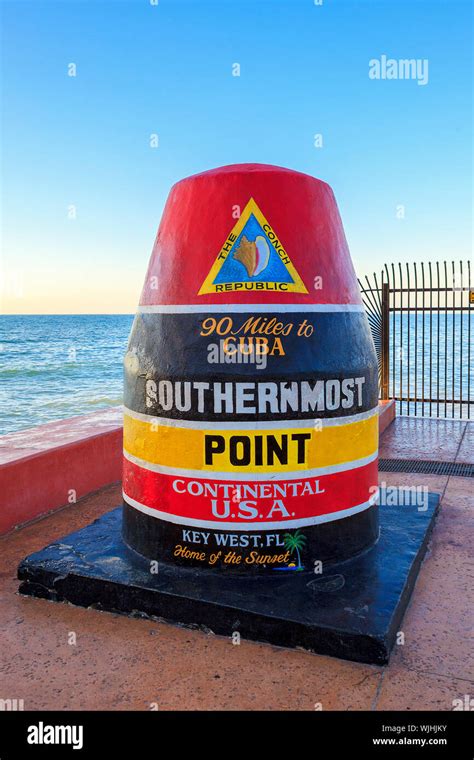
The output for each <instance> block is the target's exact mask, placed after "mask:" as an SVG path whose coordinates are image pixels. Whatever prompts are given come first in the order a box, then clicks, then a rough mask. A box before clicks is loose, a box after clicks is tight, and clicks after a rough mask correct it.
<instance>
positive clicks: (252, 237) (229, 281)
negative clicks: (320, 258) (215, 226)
mask: <svg viewBox="0 0 474 760" xmlns="http://www.w3.org/2000/svg"><path fill="white" fill-rule="evenodd" d="M249 290H257V291H260V292H262V291H277V292H280V293H307V292H308V291H307V289H306V287H305V285H304V283H303V280H302V279H301V277H300V276H299V274H298V272H297V271H296V269H295V267H294V265H293V263H292V261H291V259H290V257H289V256H288V254H287V252H286V251H285V249H284V247H283V244H282V243H281V242H280V240H279V238H278V235H277V234H276V232H275V231H274V229H273V228H272V227H271V225H270V224H269V223H268V222H267V220H266V219H265V217H264V216H263V214H262V212H261V211H260V209H259V207H258V206H257V204H256V203H255V201H254V199H253V198H250V200H249V202H248V203H247V205H246V206H245V208H244V210H243V211H242V214H241V215H240V218H239V219H238V221H237V223H236V224H235V226H234V228H233V229H232V231H231V232H230V233H229V235H228V237H227V239H226V241H225V243H224V245H223V246H222V248H221V250H220V251H219V254H218V256H217V258H216V260H215V262H214V264H213V265H212V267H211V271H210V272H209V274H208V275H207V277H206V279H205V280H204V282H203V284H202V286H201V289H200V291H199V293H198V295H200V296H202V295H204V294H206V293H229V292H239V291H240V292H246V291H249Z"/></svg>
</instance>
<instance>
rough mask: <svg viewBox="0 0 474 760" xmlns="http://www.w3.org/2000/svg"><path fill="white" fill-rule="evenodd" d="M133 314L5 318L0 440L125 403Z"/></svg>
mask: <svg viewBox="0 0 474 760" xmlns="http://www.w3.org/2000/svg"><path fill="white" fill-rule="evenodd" d="M132 322H133V315H132V314H119V315H115V314H114V315H82V314H81V315H64V316H63V315H54V316H49V315H44V316H43V315H41V316H29V315H28V316H9V315H2V316H0V434H4V433H9V432H12V431H16V430H22V429H24V428H28V427H32V426H34V425H41V424H43V423H45V422H52V421H53V420H58V419H63V418H64V417H72V416H73V415H76V414H86V413H87V412H93V411H95V410H96V409H101V408H104V407H107V406H115V405H117V404H121V403H122V386H123V364H122V362H123V357H124V354H125V349H126V345H127V341H128V335H129V332H130V329H131V326H132Z"/></svg>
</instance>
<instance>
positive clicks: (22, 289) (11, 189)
mask: <svg viewBox="0 0 474 760" xmlns="http://www.w3.org/2000/svg"><path fill="white" fill-rule="evenodd" d="M1 7H2V15H3V24H2V26H3V63H2V83H3V138H2V142H3V166H2V180H3V181H2V186H3V199H2V200H3V203H2V205H3V217H4V237H3V270H4V284H5V293H4V310H5V311H7V312H16V313H66V312H72V313H77V312H86V313H87V312H133V311H134V309H135V305H136V303H137V300H138V296H139V293H140V290H141V285H142V282H143V279H144V276H145V271H146V266H147V262H148V258H149V255H150V252H151V248H152V245H153V240H154V237H155V234H156V229H157V226H158V223H159V219H160V215H161V211H162V209H163V205H164V202H165V200H166V196H167V194H168V191H169V189H170V187H171V185H172V184H173V183H174V182H176V181H177V180H179V179H181V178H182V177H184V176H187V175H189V174H193V173H195V172H199V171H203V170H205V169H208V168H212V167H215V166H219V165H223V164H229V163H238V162H247V161H256V162H262V163H272V164H279V165H282V166H288V167H290V168H293V169H297V170H300V171H304V172H307V173H309V174H313V175H314V176H317V177H320V178H321V179H324V180H325V181H327V182H329V184H330V185H331V186H332V188H333V190H334V192H335V194H336V198H337V201H338V204H339V208H340V211H341V215H342V219H343V223H344V227H345V231H346V236H347V238H348V242H349V246H350V249H351V252H352V256H353V260H354V263H355V266H356V269H357V271H358V272H359V273H360V274H365V273H366V272H372V271H374V270H379V269H380V268H381V266H382V264H384V263H385V262H389V263H390V262H392V261H396V262H398V261H412V260H417V261H421V260H424V261H428V260H432V261H436V260H442V259H444V258H448V259H449V260H451V259H452V258H455V259H459V258H464V259H465V258H467V257H468V256H469V255H470V245H471V213H472V211H471V204H472V190H471V170H472V166H471V150H472V148H471V133H472V117H471V107H472V101H471V86H472V84H471V65H472V64H471V48H470V36H471V34H472V27H471V4H470V3H469V2H468V1H467V0H466V2H456V0H451V1H450V2H437V1H435V0H424V1H423V2H421V1H420V0H418V1H416V0H409V1H405V0H371V1H370V2H360V1H358V0H323V4H322V5H315V4H314V0H271V1H270V0H268V1H265V0H249V1H246V0H227V1H225V0H224V1H221V2H207V1H206V0H201V1H199V0H194V2H191V1H190V2H185V0H159V4H158V5H152V4H151V3H150V1H149V0H134V1H133V2H125V1H122V0H108V1H107V2H102V1H100V0H89V1H81V2H76V1H75V0H68V1H67V2H66V0H64V1H63V2H42V0H35V2H23V1H22V0H15V1H14V2H11V1H9V0H6V1H5V0H3V2H2V3H1ZM384 54H385V55H387V56H388V57H390V58H394V59H397V60H398V59H401V58H415V59H428V65H429V69H428V70H429V80H428V84H426V85H424V86H423V85H419V84H418V83H417V81H415V80H390V81H389V80H384V81H382V80H378V81H377V80H372V79H370V78H369V76H368V71H369V61H370V60H371V59H374V58H380V56H382V55H384ZM70 63H75V64H76V67H77V76H76V77H70V76H68V64H70ZM234 63H239V64H240V67H241V69H240V77H235V76H232V65H233V64H234ZM153 133H156V134H158V135H159V147H158V148H155V149H154V148H151V147H150V143H149V141H150V135H151V134H153ZM315 134H322V136H323V147H322V148H316V147H315V146H314V135H315ZM400 205H402V206H404V207H405V218H402V219H400V218H397V206H400ZM70 206H74V207H75V208H76V218H75V219H70V218H68V210H69V207H70ZM70 213H71V211H70V210H69V214H70ZM399 215H400V212H399Z"/></svg>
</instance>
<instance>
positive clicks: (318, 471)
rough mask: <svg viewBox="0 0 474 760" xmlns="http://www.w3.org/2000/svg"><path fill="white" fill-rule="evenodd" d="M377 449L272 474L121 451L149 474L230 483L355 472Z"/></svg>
mask: <svg viewBox="0 0 474 760" xmlns="http://www.w3.org/2000/svg"><path fill="white" fill-rule="evenodd" d="M378 453H379V450H378V447H377V448H376V449H375V451H374V453H373V454H370V455H369V456H368V457H364V458H363V459H353V460H352V461H351V462H341V464H332V465H328V466H327V467H314V468H313V469H312V470H292V471H291V472H281V471H280V470H279V471H277V472H275V473H273V472H258V473H255V472H251V471H250V470H248V471H247V473H246V474H244V473H241V472H214V470H188V469H186V468H184V467H183V468H182V467H168V466H166V465H162V464H152V463H151V462H146V461H145V460H144V459H139V458H138V457H136V456H134V455H133V454H129V452H128V451H125V449H124V450H123V456H124V458H125V459H127V460H128V461H129V462H132V464H136V465H138V466H139V467H142V468H143V469H144V470H149V471H150V472H159V473H161V474H162V475H172V476H173V477H177V478H190V479H193V478H194V479H196V480H230V481H231V482H234V481H235V482H238V481H246V482H248V481H260V480H263V481H266V482H268V481H272V480H308V478H317V477H318V476H320V475H332V474H333V473H337V472H346V471H347V470H355V469H356V468H358V467H364V466H365V465H366V464H370V462H373V461H374V459H376V458H377V457H378Z"/></svg>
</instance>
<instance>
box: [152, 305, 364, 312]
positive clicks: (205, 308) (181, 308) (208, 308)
mask: <svg viewBox="0 0 474 760" xmlns="http://www.w3.org/2000/svg"><path fill="white" fill-rule="evenodd" d="M266 311H268V312H272V313H273V312H275V313H278V312H282V313H291V312H294V313H295V314H299V313H304V312H318V311H319V312H334V311H358V312H363V311H365V307H364V306H363V305H362V304H357V303H310V304H308V303H304V304H303V303H291V304H290V303H268V304H263V303H258V304H252V303H234V304H217V303H203V304H194V303H193V304H187V305H186V304H162V305H157V306H139V307H138V309H137V312H138V313H139V314H205V313H208V314H214V313H220V312H222V313H226V314H227V313H229V314H232V313H236V314H238V313H242V312H249V313H252V312H255V313H264V312H266Z"/></svg>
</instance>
